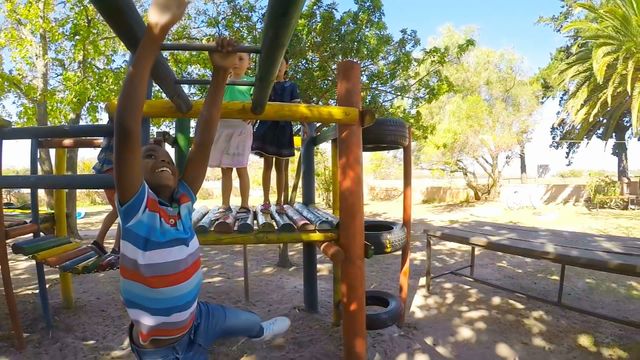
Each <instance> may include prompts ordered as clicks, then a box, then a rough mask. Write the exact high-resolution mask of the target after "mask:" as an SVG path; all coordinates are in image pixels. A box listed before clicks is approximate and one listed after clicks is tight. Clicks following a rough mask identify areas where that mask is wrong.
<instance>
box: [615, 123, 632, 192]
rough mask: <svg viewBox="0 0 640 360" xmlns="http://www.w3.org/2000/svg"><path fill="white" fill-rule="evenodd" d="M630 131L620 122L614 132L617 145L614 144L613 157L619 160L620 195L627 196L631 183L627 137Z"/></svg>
mask: <svg viewBox="0 0 640 360" xmlns="http://www.w3.org/2000/svg"><path fill="white" fill-rule="evenodd" d="M628 130H629V128H628V127H626V126H625V125H624V124H623V123H622V122H620V123H619V124H618V125H617V126H616V128H615V130H614V133H613V135H614V138H615V141H616V142H615V144H613V155H614V156H615V157H616V158H617V159H618V167H617V168H618V181H619V182H620V195H626V194H627V193H628V192H629V188H628V184H629V182H630V181H631V178H630V177H629V153H628V151H627V143H626V142H625V137H626V134H627V131H628Z"/></svg>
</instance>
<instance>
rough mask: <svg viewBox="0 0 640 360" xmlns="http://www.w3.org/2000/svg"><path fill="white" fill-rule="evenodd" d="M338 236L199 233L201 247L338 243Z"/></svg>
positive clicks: (309, 233)
mask: <svg viewBox="0 0 640 360" xmlns="http://www.w3.org/2000/svg"><path fill="white" fill-rule="evenodd" d="M337 239H338V234H337V232H336V231H331V232H302V233H300V232H298V233H281V232H256V233H252V234H239V233H233V234H219V233H215V232H213V231H209V232H203V233H198V240H199V241H200V245H247V244H282V243H299V242H325V241H336V240H337Z"/></svg>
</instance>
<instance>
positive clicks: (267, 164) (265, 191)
mask: <svg viewBox="0 0 640 360" xmlns="http://www.w3.org/2000/svg"><path fill="white" fill-rule="evenodd" d="M272 169H273V157H271V156H265V157H264V167H263V168H262V195H263V196H264V201H263V203H264V204H269V203H270V201H269V192H270V191H271V170H272Z"/></svg>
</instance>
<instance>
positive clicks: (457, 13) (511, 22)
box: [338, 0, 563, 72]
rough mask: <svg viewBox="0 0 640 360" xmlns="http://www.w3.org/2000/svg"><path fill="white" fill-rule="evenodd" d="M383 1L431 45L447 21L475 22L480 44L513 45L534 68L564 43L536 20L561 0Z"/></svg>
mask: <svg viewBox="0 0 640 360" xmlns="http://www.w3.org/2000/svg"><path fill="white" fill-rule="evenodd" d="M338 3H339V5H340V8H341V9H342V10H344V9H347V8H350V7H351V6H353V1H352V0H339V1H338ZM383 4H384V12H385V15H386V16H385V18H386V22H387V25H388V26H389V29H390V30H391V31H392V32H393V33H394V34H399V31H400V29H402V28H409V29H414V30H416V31H417V32H418V35H419V36H420V38H421V39H422V44H423V45H427V39H428V38H429V37H431V36H436V35H437V34H438V29H439V28H440V27H442V26H443V25H445V24H447V23H449V24H452V25H454V26H455V27H458V28H459V27H462V26H465V25H474V26H476V27H477V28H478V39H477V40H478V42H479V44H480V45H481V46H486V47H490V48H494V49H502V48H511V49H514V50H515V51H516V52H517V53H519V54H520V55H522V56H524V57H525V58H526V59H527V61H528V65H529V66H530V67H531V69H530V70H532V72H533V71H535V70H537V69H538V68H539V67H541V66H544V65H545V64H546V63H547V61H548V60H549V55H550V54H551V53H552V52H553V51H554V50H555V49H556V48H557V47H558V46H560V45H561V44H562V43H563V40H562V37H561V36H560V35H558V34H556V33H554V32H553V31H552V30H551V29H550V28H549V27H547V26H543V25H537V24H536V20H538V17H539V16H550V15H554V14H557V13H558V12H560V6H561V2H560V0H449V1H442V0H439V1H438V0H383Z"/></svg>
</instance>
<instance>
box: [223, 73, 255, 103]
mask: <svg viewBox="0 0 640 360" xmlns="http://www.w3.org/2000/svg"><path fill="white" fill-rule="evenodd" d="M241 80H246V81H255V78H253V77H251V76H243V77H242V79H241ZM252 94H253V86H237V85H227V86H225V88H224V98H223V100H224V101H251V95H252Z"/></svg>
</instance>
